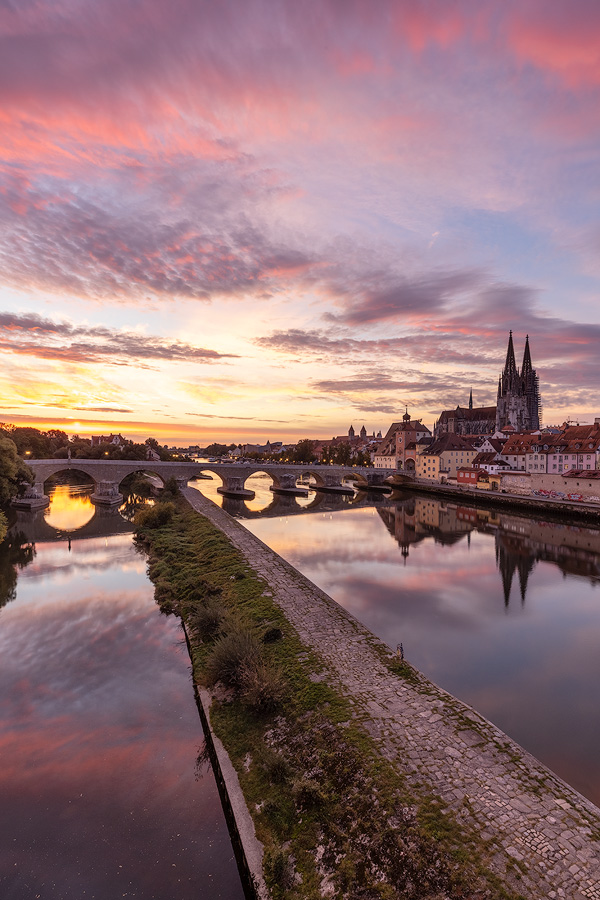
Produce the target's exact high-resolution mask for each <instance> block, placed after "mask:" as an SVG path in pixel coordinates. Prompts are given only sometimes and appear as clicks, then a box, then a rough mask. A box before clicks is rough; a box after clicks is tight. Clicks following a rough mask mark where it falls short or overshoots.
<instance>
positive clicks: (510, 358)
mask: <svg viewBox="0 0 600 900" xmlns="http://www.w3.org/2000/svg"><path fill="white" fill-rule="evenodd" d="M504 374H505V375H509V376H510V375H516V374H517V364H516V362H515V348H514V347H513V339H512V331H511V332H509V337H508V349H507V351H506V362H505V364H504Z"/></svg>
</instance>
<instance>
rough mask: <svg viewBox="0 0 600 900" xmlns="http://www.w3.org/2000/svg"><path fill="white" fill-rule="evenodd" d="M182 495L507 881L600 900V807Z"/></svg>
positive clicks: (543, 898) (206, 506) (213, 510)
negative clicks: (414, 677)
mask: <svg viewBox="0 0 600 900" xmlns="http://www.w3.org/2000/svg"><path fill="white" fill-rule="evenodd" d="M183 494H184V496H185V497H186V499H187V500H188V501H189V502H190V504H191V505H192V507H193V508H194V509H196V510H197V511H198V512H200V513H202V514H203V515H205V516H206V517H207V518H208V519H210V521H211V522H213V523H214V524H215V525H216V526H217V527H218V528H220V529H221V530H222V531H223V532H224V533H225V535H226V536H227V537H228V538H229V539H230V540H231V542H232V543H233V544H234V546H236V547H237V548H238V549H239V550H240V551H241V552H242V553H243V554H244V556H245V558H246V559H247V561H248V563H249V565H250V566H251V567H252V568H253V569H254V570H255V571H256V572H257V573H258V574H259V575H261V576H262V577H263V578H264V580H265V581H266V583H267V584H268V586H269V588H270V590H271V591H272V593H273V598H274V599H275V601H276V602H277V603H278V604H279V606H280V607H281V608H282V610H283V611H284V613H285V615H286V616H287V618H288V619H289V621H290V622H291V624H292V625H293V626H294V627H295V628H296V630H297V632H298V634H299V636H300V638H301V640H302V641H303V642H304V643H305V644H306V645H307V646H310V647H311V648H312V649H313V650H315V651H316V652H317V653H318V654H319V656H320V657H321V659H322V661H323V664H324V666H325V668H326V669H327V670H328V672H329V674H330V677H331V676H333V677H334V678H335V679H337V680H338V682H339V684H340V686H341V688H342V690H343V692H344V693H345V694H346V695H347V696H348V697H349V698H350V701H351V703H352V704H353V705H354V707H355V709H356V712H357V714H358V716H359V717H360V719H361V720H362V722H363V724H364V726H365V727H366V728H367V730H368V731H369V733H370V734H371V735H372V736H373V738H374V739H375V740H376V742H377V743H378V744H379V746H380V748H381V751H382V753H383V754H384V755H385V756H386V757H387V758H388V759H390V760H391V761H393V762H394V763H395V764H396V766H397V768H398V770H399V771H400V772H401V773H402V774H403V775H405V777H406V778H408V779H409V780H410V781H412V782H413V783H417V782H420V783H421V784H423V785H424V786H425V787H426V788H427V787H428V788H429V789H430V790H431V791H432V792H433V793H434V794H436V795H437V796H439V797H441V798H442V799H443V800H444V802H445V803H446V804H447V805H448V806H449V807H450V808H451V809H452V810H453V811H454V813H455V815H456V817H457V819H458V821H459V822H464V823H465V824H466V825H467V826H469V827H473V828H475V830H476V831H477V832H479V833H480V834H481V836H482V838H483V839H484V840H489V839H491V840H494V842H495V843H494V848H493V850H492V858H491V862H490V865H491V868H492V869H493V870H494V871H495V872H496V873H497V874H498V875H499V876H500V877H501V878H502V879H503V880H505V882H506V883H507V884H510V885H511V887H513V889H515V890H516V891H518V892H520V893H522V894H523V895H524V896H526V897H527V898H531V900H548V898H550V900H555V898H559V897H560V898H566V900H600V810H599V809H598V808H597V807H596V806H594V805H593V804H592V803H591V802H590V801H588V800H586V799H585V798H584V797H582V796H581V795H580V794H578V793H577V792H576V791H574V790H573V789H572V788H571V787H569V786H568V785H567V784H566V783H565V782H563V781H561V779H560V778H558V777H557V776H556V775H554V774H553V773H551V772H550V771H549V770H548V769H546V768H545V767H544V766H543V765H542V764H541V763H540V762H539V761H538V760H536V759H534V757H532V756H531V755H530V754H529V753H527V752H526V751H525V750H523V748H522V747H520V746H519V745H518V744H516V743H515V742H514V741H513V740H511V739H510V738H509V737H508V736H507V735H505V734H504V732H502V731H500V730H499V729H498V728H496V727H495V726H494V725H492V724H491V723H490V722H488V721H487V720H486V719H484V718H483V717H482V716H480V715H479V714H478V713H476V712H475V711H474V710H473V709H471V707H469V706H467V705H466V704H464V703H462V702H461V701H459V700H457V699H455V698H454V697H452V696H451V695H449V694H447V693H446V692H444V691H443V690H441V689H440V688H438V687H437V686H436V685H434V684H432V682H429V681H427V679H425V678H424V677H422V681H421V683H420V684H417V685H413V684H412V683H410V682H407V681H406V680H404V679H403V678H400V677H398V676H396V675H394V674H392V673H391V672H390V670H389V669H388V668H387V667H386V665H385V664H384V662H383V660H382V658H381V650H382V649H384V650H385V652H386V653H387V654H388V655H391V650H390V648H389V647H386V646H385V645H384V644H382V642H380V641H379V639H378V638H376V637H375V636H374V635H373V634H372V633H371V632H370V631H368V630H367V629H366V628H365V627H364V626H363V625H362V624H361V623H360V622H358V621H357V620H356V619H355V618H354V617H353V616H351V615H350V614H349V613H348V612H346V610H344V609H343V608H342V607H341V606H339V604H337V603H336V602H335V601H334V600H333V599H332V598H331V597H329V596H328V595H327V594H325V593H323V591H321V590H320V589H319V588H317V587H316V586H315V585H314V584H313V583H312V582H311V581H309V580H308V579H307V578H305V577H304V576H303V575H302V574H301V573H300V572H298V571H297V569H294V568H293V566H291V565H290V564H289V563H287V562H286V561H285V560H284V559H282V558H281V557H280V556H278V554H276V553H275V552H274V551H272V550H271V549H270V548H269V547H267V546H266V545H265V544H263V542H262V541H260V540H259V539H258V538H256V537H255V536H254V535H253V534H251V533H250V532H249V531H247V530H246V529H245V528H244V527H243V525H241V524H240V522H238V521H237V520H235V519H233V518H231V516H229V515H228V514H227V513H225V512H224V511H223V510H222V509H220V508H219V507H217V506H216V505H215V504H214V503H212V502H211V501H210V500H208V499H207V498H205V497H203V496H202V494H200V493H199V492H198V491H197V490H194V489H193V488H187V489H184V491H183ZM511 862H512V863H513V865H509V863H511ZM514 863H516V864H517V866H518V871H519V873H520V876H521V877H520V880H515V872H516V871H517V870H515V866H514Z"/></svg>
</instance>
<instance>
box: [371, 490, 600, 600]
mask: <svg viewBox="0 0 600 900" xmlns="http://www.w3.org/2000/svg"><path fill="white" fill-rule="evenodd" d="M377 512H378V513H379V516H380V517H381V519H382V521H383V523H384V524H385V526H386V528H387V529H388V531H389V533H390V534H391V535H392V537H394V539H395V540H396V541H397V543H398V545H399V547H400V549H401V551H402V556H403V557H404V562H405V564H406V561H407V559H408V556H409V553H410V547H411V545H414V544H419V543H420V542H421V541H424V540H427V539H430V540H431V539H432V540H433V541H434V542H435V543H439V544H454V543H456V542H458V541H461V540H463V539H466V540H467V542H469V543H470V534H471V532H472V531H477V532H479V533H484V534H490V535H493V536H494V541H495V545H496V565H497V567H498V571H499V573H500V577H501V579H502V590H503V595H504V604H505V606H506V607H508V606H509V603H510V600H511V595H512V596H513V597H514V595H515V592H516V591H518V594H519V595H520V599H521V603H523V604H524V603H525V597H526V595H527V588H528V584H529V579H530V576H531V573H532V572H533V570H534V569H535V566H536V564H537V562H538V561H543V562H549V563H553V564H554V565H556V566H558V568H559V569H560V570H561V572H562V573H563V575H565V576H566V575H577V576H579V577H583V578H586V579H589V580H590V581H591V582H592V583H593V584H596V583H600V530H598V529H597V528H587V527H585V526H581V525H567V524H555V523H551V522H544V521H541V520H538V519H529V518H524V517H520V516H513V515H506V514H504V513H501V512H498V511H492V510H485V509H475V508H474V507H465V506H458V505H457V504H454V503H444V502H442V501H439V500H433V499H429V498H421V497H410V498H408V499H407V500H404V501H402V502H400V503H396V504H394V505H388V506H385V507H382V508H379V509H378V510H377Z"/></svg>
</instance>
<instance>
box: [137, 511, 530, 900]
mask: <svg viewBox="0 0 600 900" xmlns="http://www.w3.org/2000/svg"><path fill="white" fill-rule="evenodd" d="M136 528H137V532H136V540H137V541H138V544H140V545H141V546H143V548H144V549H145V550H146V552H147V553H148V557H149V575H150V578H151V579H152V581H153V582H154V584H155V589H156V599H157V602H158V603H159V604H160V607H161V609H162V611H163V612H165V613H176V614H178V615H180V616H181V617H182V618H183V620H184V622H185V624H186V628H187V631H188V635H189V637H190V644H191V649H192V663H193V668H194V677H195V679H196V681H197V683H198V684H202V685H205V686H207V687H209V688H212V691H213V696H214V703H213V708H212V711H211V722H212V725H213V728H214V730H215V732H216V734H218V736H219V738H220V739H221V741H222V742H223V744H224V746H225V748H226V750H227V752H228V754H229V756H230V758H231V760H232V762H233V764H234V765H235V767H236V769H237V771H238V774H239V778H240V783H241V786H242V789H243V791H244V795H245V797H246V801H247V804H248V807H249V809H250V811H251V813H252V815H253V818H254V820H255V825H256V831H257V836H258V838H259V840H261V841H262V842H263V844H264V846H265V857H264V870H265V879H266V881H267V885H268V887H269V889H270V891H271V894H272V896H273V898H274V900H279V898H284V897H285V898H290V900H292V898H293V900H300V898H302V900H320V898H322V897H332V898H348V900H350V898H352V900H354V898H356V900H359V898H360V900H379V898H381V900H395V898H398V900H399V898H414V900H417V898H419V900H421V898H429V900H444V898H465V900H466V898H473V900H474V898H505V900H515V898H517V897H520V895H518V894H515V893H512V892H511V891H510V890H508V889H507V888H505V887H504V886H503V885H502V884H501V883H500V881H499V879H497V878H496V877H495V876H494V875H493V874H492V873H491V872H490V871H489V870H488V869H487V868H486V866H485V865H484V862H483V860H484V858H485V856H486V855H487V853H488V851H492V848H491V847H489V846H486V845H485V844H484V842H482V841H481V840H480V839H479V837H478V835H477V834H475V833H469V832H468V831H467V829H466V827H464V826H460V825H459V824H458V823H457V821H456V820H455V818H454V817H453V816H452V815H450V814H449V813H448V811H447V810H446V809H445V808H444V806H443V804H442V803H441V801H439V800H438V799H436V798H435V797H432V796H430V795H428V794H427V793H425V791H424V792H423V794H421V795H420V796H416V795H415V793H414V789H412V788H411V790H410V791H409V789H408V787H407V785H406V784H405V783H404V782H403V779H402V778H401V776H400V774H399V773H398V772H397V770H396V769H395V768H394V767H393V766H392V765H391V764H390V763H388V762H387V761H386V760H384V759H382V757H381V756H380V754H379V753H378V751H377V749H376V747H375V746H374V744H373V742H372V740H371V739H370V738H369V737H368V736H367V735H366V733H365V732H364V731H363V730H362V729H361V728H360V725H359V724H358V721H357V717H356V716H355V714H354V713H353V704H352V702H351V701H349V700H348V699H347V698H345V697H344V696H342V695H341V694H340V693H339V692H338V691H337V690H335V689H334V688H333V687H332V686H331V685H330V684H329V683H328V682H327V681H326V680H325V679H324V677H323V673H322V668H323V667H322V664H321V662H320V661H319V659H318V658H317V657H316V656H315V654H314V653H313V652H312V651H311V650H310V648H308V647H306V646H304V645H303V644H302V643H301V642H300V640H299V638H298V635H297V634H296V632H295V630H294V629H293V628H292V626H291V625H290V623H289V622H288V621H287V619H286V618H285V616H284V615H283V613H282V611H281V610H280V609H279V607H278V606H277V605H276V604H275V603H274V601H273V599H272V596H271V593H270V591H269V589H268V586H267V585H266V584H265V582H264V581H263V580H262V579H261V578H260V577H259V576H258V575H256V573H255V572H254V571H253V570H252V569H250V567H249V566H248V565H247V563H246V562H245V560H244V558H243V556H242V555H241V554H240V553H239V552H238V551H237V550H236V549H235V548H234V547H233V546H232V545H231V543H230V542H229V540H228V539H227V538H226V537H225V536H224V535H223V534H222V532H220V531H219V530H218V529H217V528H215V527H214V526H213V525H212V524H211V523H210V522H209V521H208V520H207V519H205V518H204V517H202V516H200V515H199V514H197V513H196V512H194V511H192V510H191V509H190V508H189V506H188V505H187V504H186V503H185V502H184V501H183V500H181V499H179V500H177V499H175V500H174V502H173V503H169V504H164V503H163V504H158V505H157V506H154V507H152V508H151V509H149V510H146V511H144V512H142V513H141V514H139V515H138V517H137V519H136ZM516 877H517V878H518V877H519V874H518V873H517V875H516Z"/></svg>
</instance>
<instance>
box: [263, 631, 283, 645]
mask: <svg viewBox="0 0 600 900" xmlns="http://www.w3.org/2000/svg"><path fill="white" fill-rule="evenodd" d="M282 637H283V632H282V630H281V628H267V630H266V631H265V633H264V634H263V636H262V642H263V644H274V643H275V641H279V640H281V638H282Z"/></svg>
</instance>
